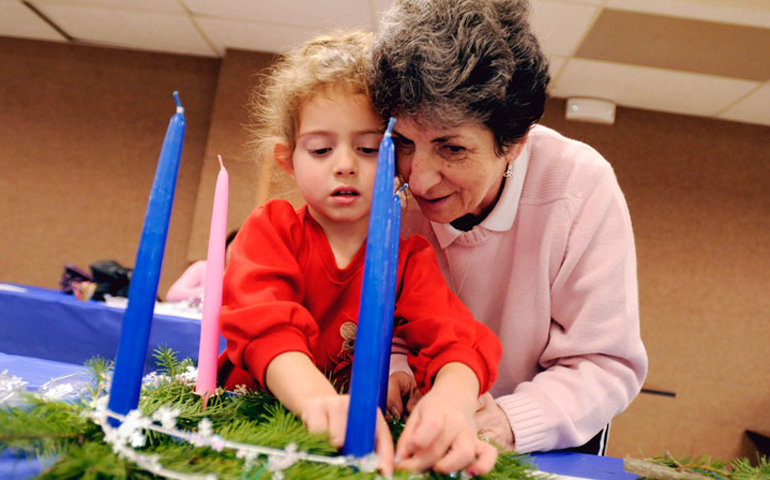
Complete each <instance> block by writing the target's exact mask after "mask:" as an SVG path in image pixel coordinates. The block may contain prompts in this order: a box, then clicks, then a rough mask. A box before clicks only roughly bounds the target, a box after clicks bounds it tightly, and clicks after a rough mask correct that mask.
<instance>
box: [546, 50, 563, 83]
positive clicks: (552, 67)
mask: <svg viewBox="0 0 770 480" xmlns="http://www.w3.org/2000/svg"><path fill="white" fill-rule="evenodd" d="M566 62H567V57H562V56H560V55H549V56H548V73H550V74H551V82H553V81H554V80H555V79H556V77H558V76H559V74H560V73H561V69H562V68H563V67H564V64H565V63H566Z"/></svg>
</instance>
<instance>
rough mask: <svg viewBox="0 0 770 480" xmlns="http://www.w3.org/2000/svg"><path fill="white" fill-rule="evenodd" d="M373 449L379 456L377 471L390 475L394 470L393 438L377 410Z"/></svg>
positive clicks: (383, 418)
mask: <svg viewBox="0 0 770 480" xmlns="http://www.w3.org/2000/svg"><path fill="white" fill-rule="evenodd" d="M374 448H375V451H376V452H377V455H379V456H380V465H379V470H380V473H382V474H383V475H392V474H393V470H394V463H395V461H394V455H393V438H392V437H391V436H390V429H389V428H388V424H387V423H386V422H385V417H383V416H382V412H381V411H380V410H379V409H378V410H377V428H376V429H375V438H374Z"/></svg>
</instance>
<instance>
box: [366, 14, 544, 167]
mask: <svg viewBox="0 0 770 480" xmlns="http://www.w3.org/2000/svg"><path fill="white" fill-rule="evenodd" d="M529 12H530V10H529V0H396V2H395V4H394V5H393V6H392V7H391V8H390V10H389V11H388V12H387V13H386V14H385V16H384V18H383V20H382V22H381V24H380V29H379V32H378V35H377V39H376V40H375V45H374V49H373V65H372V67H373V69H372V79H371V80H372V87H371V88H372V101H373V103H374V106H375V108H376V109H377V110H378V111H379V112H380V113H382V114H383V115H385V116H386V117H387V116H396V117H408V118H411V119H413V120H416V121H420V122H425V123H427V124H429V125H432V126H436V127H452V126H457V125H460V124H462V123H467V122H478V123H481V124H483V125H485V126H486V127H488V128H489V129H490V130H491V131H492V133H493V135H494V137H495V147H496V150H497V152H498V154H502V153H504V152H506V151H507V150H508V148H509V147H510V146H512V145H513V144H515V143H517V142H518V141H519V140H521V139H522V138H523V137H524V135H526V133H527V132H528V131H529V128H530V127H531V126H532V125H533V124H534V123H535V122H537V121H538V120H540V117H542V115H543V109H544V108H545V99H546V90H547V87H548V82H549V81H550V76H549V75H548V61H547V60H546V58H545V55H544V54H543V52H542V51H541V49H540V45H539V44H538V42H537V39H536V38H535V36H534V34H533V33H532V30H531V28H530V25H529Z"/></svg>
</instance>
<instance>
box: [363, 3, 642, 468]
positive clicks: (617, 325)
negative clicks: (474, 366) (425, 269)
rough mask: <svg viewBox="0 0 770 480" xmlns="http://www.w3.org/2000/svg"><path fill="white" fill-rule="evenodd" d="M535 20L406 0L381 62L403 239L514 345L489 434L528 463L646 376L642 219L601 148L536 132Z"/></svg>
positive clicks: (384, 35) (483, 416)
mask: <svg viewBox="0 0 770 480" xmlns="http://www.w3.org/2000/svg"><path fill="white" fill-rule="evenodd" d="M528 14H529V10H528V3H527V1H526V0H432V1H422V0H397V1H396V3H395V5H394V6H393V7H392V8H391V9H390V11H389V12H388V13H387V14H386V17H385V18H384V20H383V22H382V24H381V27H380V30H379V32H378V38H377V41H376V45H375V47H374V53H373V55H374V58H373V61H374V77H373V84H374V87H373V88H374V91H373V98H374V103H375V106H376V108H377V109H379V110H380V111H381V112H382V113H383V114H384V115H386V116H394V117H396V118H397V122H396V126H395V141H396V149H397V150H396V154H397V162H398V170H399V173H400V175H401V176H402V177H403V179H404V181H406V182H408V183H409V190H410V191H411V196H412V198H413V201H411V202H409V203H408V205H407V212H405V214H404V218H403V233H404V235H408V234H412V233H420V234H422V235H424V236H426V237H427V238H428V239H429V240H430V241H431V243H432V244H433V245H434V247H435V250H436V255H437V256H438V260H439V264H440V265H441V268H442V270H443V273H444V276H445V277H446V280H447V282H448V283H449V285H450V287H451V288H452V289H453V290H454V292H455V293H456V294H457V295H458V296H459V297H460V298H461V299H462V300H463V302H464V303H465V304H466V305H467V306H468V307H470V309H471V311H472V312H473V314H474V316H475V317H476V318H477V319H478V320H480V321H482V322H484V323H485V324H486V325H488V326H489V327H491V328H492V330H494V331H495V332H496V333H497V335H498V336H499V337H500V340H501V341H502V344H503V350H504V352H503V359H502V361H501V365H500V369H499V372H500V374H499V377H498V380H497V382H496V383H495V385H494V387H493V388H492V390H491V396H490V395H487V396H484V397H481V398H480V401H479V406H480V408H479V411H478V412H477V414H476V423H477V426H478V427H479V430H480V431H481V432H482V434H484V435H486V436H488V437H490V438H492V439H493V440H495V441H497V442H498V443H499V444H501V445H504V446H506V447H508V448H510V449H515V450H516V451H518V452H522V453H523V452H532V451H545V450H553V449H563V448H568V447H575V446H579V445H583V444H585V443H586V442H587V441H588V440H589V439H592V437H594V438H597V432H599V433H601V430H602V429H603V428H604V427H605V426H606V425H607V424H608V423H609V421H610V420H611V419H612V417H613V416H614V415H616V414H618V413H619V412H621V411H622V410H623V409H625V408H626V406H628V404H629V403H630V402H631V400H632V399H633V398H634V397H635V396H636V395H637V394H638V393H639V391H640V388H641V385H642V382H643V380H644V377H645V375H646V371H647V356H646V352H645V349H644V345H643V344H642V341H641V337H640V333H639V311H638V299H637V280H636V256H635V250H634V239H633V233H632V230H631V220H630V218H629V213H628V208H627V206H626V202H625V200H624V198H623V194H622V193H621V191H620V188H619V186H618V183H617V180H616V178H615V175H614V173H613V170H612V168H611V167H610V164H609V163H608V162H607V161H606V160H605V159H604V158H602V156H601V155H599V153H597V152H596V151H595V150H594V149H592V148H591V147H590V146H588V145H585V144H582V143H580V142H577V141H574V140H570V139H568V138H565V137H563V136H561V135H560V134H559V133H557V132H555V131H553V130H550V129H548V128H545V127H543V126H540V125H536V122H537V121H538V120H539V119H540V117H541V116H542V113H543V108H544V103H545V99H546V87H547V85H548V82H549V76H548V64H547V61H546V59H545V57H544V55H543V53H542V52H541V50H540V47H539V45H538V43H537V40H536V39H535V37H534V35H533V34H532V31H531V29H530V26H529V23H528ZM415 204H416V205H415ZM418 206H419V208H417V207H418ZM596 453H599V452H598V449H597V452H596Z"/></svg>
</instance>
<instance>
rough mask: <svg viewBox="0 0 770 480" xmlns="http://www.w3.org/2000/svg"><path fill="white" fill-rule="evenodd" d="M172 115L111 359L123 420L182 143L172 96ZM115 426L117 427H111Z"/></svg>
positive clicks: (135, 400) (141, 351)
mask: <svg viewBox="0 0 770 480" xmlns="http://www.w3.org/2000/svg"><path fill="white" fill-rule="evenodd" d="M174 99H175V101H176V113H175V114H174V115H173V116H172V117H171V121H170V122H169V124H168V129H167V130H166V138H165V140H164V141H163V148H161V151H160V158H159V160H158V168H157V170H156V172H155V180H154V181H153V183H152V190H150V198H149V200H148V202H147V213H146V214H145V217H144V228H143V230H142V236H141V239H140V241H139V249H138V251H137V254H136V262H135V263H134V271H133V273H132V275H131V284H130V286H129V289H128V307H127V308H126V312H125V314H124V315H123V325H122V327H121V330H120V343H119V344H118V353H117V356H116V358H115V371H114V373H113V376H112V386H111V388H110V400H109V404H108V408H109V409H110V410H111V411H112V412H115V413H119V414H122V415H125V414H127V413H128V412H129V411H131V410H133V409H135V408H136V407H137V405H138V404H139V392H140V390H141V386H142V371H143V368H144V362H145V357H146V356H147V342H148V340H149V337H150V326H151V324H152V314H153V310H154V308H155V298H156V296H157V294H158V279H159V277H160V266H161V263H162V262H163V250H164V247H165V245H166V234H167V233H168V221H169V218H170V217H171V205H172V204H173V201H174V189H175V187H176V177H177V172H178V171H179V159H180V157H181V155H182V140H183V139H184V129H185V120H184V108H182V105H181V104H180V102H179V95H178V94H177V92H174ZM113 423H114V424H116V423H119V422H117V421H113Z"/></svg>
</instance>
